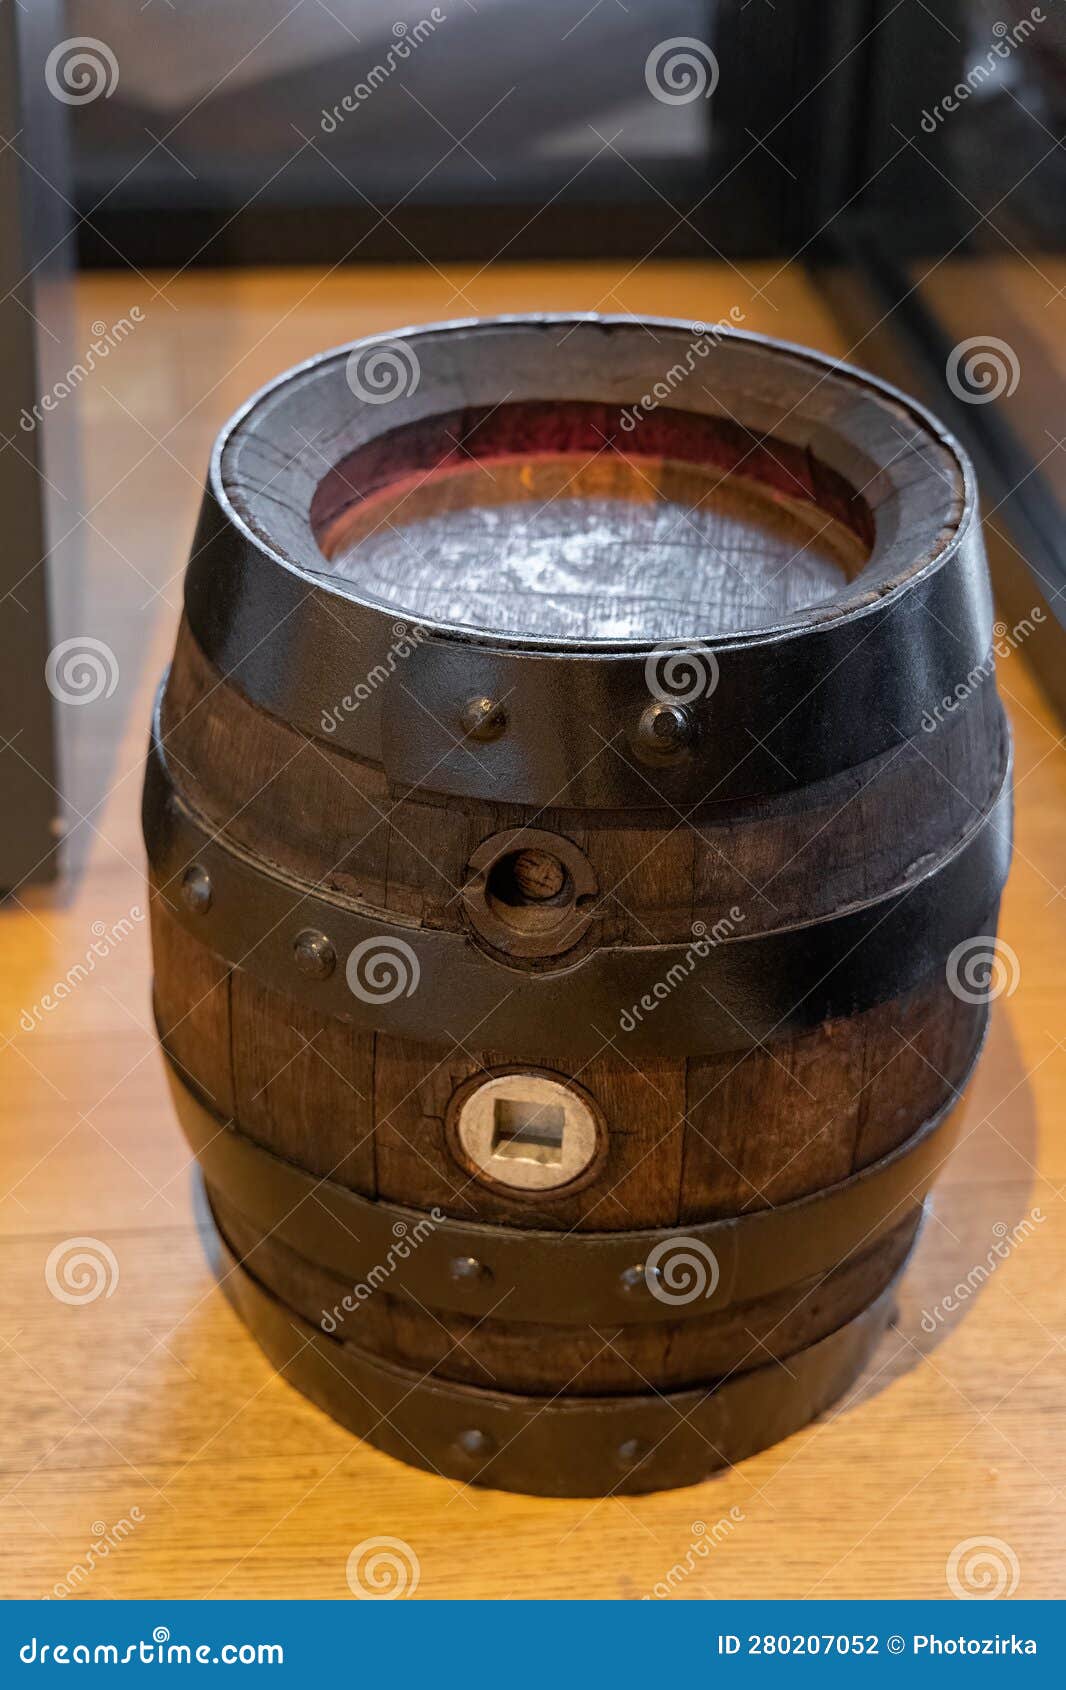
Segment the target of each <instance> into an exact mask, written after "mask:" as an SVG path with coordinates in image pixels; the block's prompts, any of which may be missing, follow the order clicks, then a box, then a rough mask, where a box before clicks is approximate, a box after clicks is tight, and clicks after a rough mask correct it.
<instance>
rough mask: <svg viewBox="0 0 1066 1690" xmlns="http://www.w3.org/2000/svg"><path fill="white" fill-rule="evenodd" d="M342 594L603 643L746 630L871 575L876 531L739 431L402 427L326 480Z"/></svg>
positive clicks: (851, 500)
mask: <svg viewBox="0 0 1066 1690" xmlns="http://www.w3.org/2000/svg"><path fill="white" fill-rule="evenodd" d="M310 516H311V526H312V530H313V532H314V535H315V539H316V541H317V543H318V546H319V548H320V550H321V551H322V553H323V554H324V556H325V557H326V558H327V560H328V562H329V565H330V568H331V572H332V574H333V575H334V577H335V579H336V581H337V583H338V585H340V586H342V587H344V586H350V588H351V589H352V590H354V591H357V592H358V593H359V594H361V595H363V596H366V597H369V598H372V599H375V600H377V601H379V602H382V603H385V604H388V605H390V606H392V607H393V608H394V609H395V610H396V611H398V612H403V613H404V614H406V615H408V616H411V617H416V618H427V619H430V620H435V621H444V622H452V623H461V624H468V625H470V626H474V627H478V628H485V629H492V630H493V631H496V632H502V633H509V634H519V635H521V634H536V635H540V636H550V637H559V638H567V639H575V640H577V639H580V640H582V641H592V642H594V641H597V640H611V639H639V638H642V637H647V638H649V639H652V640H661V639H673V638H686V637H693V638H695V637H707V636H711V635H715V634H725V633H731V632H739V631H744V630H748V629H751V628H755V627H759V626H760V625H763V624H766V623H768V622H773V621H775V620H777V619H778V618H779V617H780V616H781V615H782V614H788V613H792V612H796V611H800V610H803V609H804V608H807V607H809V606H812V605H817V604H822V603H824V602H825V601H826V600H827V599H830V598H832V597H833V596H834V595H835V594H837V593H839V592H840V591H841V590H842V589H843V588H844V587H845V586H846V585H847V584H848V583H849V582H850V581H852V580H854V579H855V577H856V576H857V575H858V574H859V573H860V572H861V571H862V568H863V566H864V564H865V563H866V561H867V560H868V558H869V555H870V550H871V545H872V540H873V531H874V525H873V518H872V515H871V512H870V509H869V506H868V505H867V503H866V501H865V499H864V498H863V496H862V494H861V493H860V492H858V491H857V490H856V489H855V488H854V487H852V486H851V485H850V484H849V483H848V482H847V481H846V480H845V479H844V477H843V476H841V475H840V474H839V473H837V472H836V471H834V470H832V469H830V468H829V467H828V466H827V465H826V464H824V463H822V462H821V461H820V460H819V459H818V458H817V457H816V456H814V455H813V453H811V452H810V451H801V450H800V449H799V448H797V447H796V446H793V445H791V444H789V443H788V442H786V441H783V440H775V439H772V438H771V439H767V438H758V437H756V436H754V435H752V434H750V433H748V432H747V431H746V430H745V429H743V428H741V427H740V426H739V425H737V424H734V423H732V422H730V421H729V419H727V418H721V417H700V416H696V415H694V414H693V413H692V412H686V411H680V410H674V409H669V408H665V407H664V408H659V409H656V410H655V411H653V412H651V413H650V414H648V415H647V416H644V417H636V414H635V412H634V411H633V410H632V409H631V408H630V409H627V408H625V407H618V406H607V405H601V404H593V403H591V402H578V401H572V402H569V403H565V404H559V403H556V402H550V403H549V402H522V403H510V404H502V405H499V406H495V407H478V408H467V409H465V410H462V411H451V412H448V413H446V414H442V415H437V416H430V417H427V418H422V419H420V420H419V421H418V422H416V423H410V424H407V425H404V426H401V427H399V428H395V429H392V430H390V431H388V432H387V433H385V434H384V435H381V436H379V437H378V438H377V439H375V440H373V441H371V442H369V443H368V444H366V445H363V446H362V447H360V448H358V449H357V450H356V451H354V452H351V453H349V454H348V455H347V456H346V457H345V458H344V459H343V460H342V461H341V462H340V463H338V464H337V465H336V466H335V467H334V468H332V469H331V470H330V471H329V473H328V474H327V475H326V476H324V478H323V479H322V481H321V482H320V483H319V485H318V487H317V489H316V491H315V494H314V497H313V499H312V503H311V512H310Z"/></svg>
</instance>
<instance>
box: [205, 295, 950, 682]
mask: <svg viewBox="0 0 1066 1690" xmlns="http://www.w3.org/2000/svg"><path fill="white" fill-rule="evenodd" d="M582 325H585V326H587V327H590V328H602V329H604V330H606V331H608V332H610V331H612V330H618V329H626V328H629V329H637V328H643V327H645V326H648V327H651V328H657V329H660V330H662V331H663V332H664V333H668V332H673V331H685V330H687V331H688V333H689V337H690V339H691V336H692V329H693V325H692V324H691V323H686V322H685V320H684V319H683V318H672V317H660V316H644V315H641V314H636V313H612V314H608V313H599V312H529V313H523V312H515V313H508V314H501V315H497V316H490V317H459V318H448V319H443V320H441V321H438V322H433V323H424V324H412V325H408V326H406V327H404V328H399V329H395V330H390V331H389V332H387V333H380V334H374V335H364V336H360V337H358V338H357V339H355V340H353V341H349V342H346V343H344V344H342V345H340V346H335V347H331V348H329V349H328V350H326V351H324V352H320V353H316V354H315V355H314V356H312V357H310V358H306V359H303V360H302V361H301V362H299V363H297V364H294V365H292V366H291V367H290V368H288V369H286V370H283V371H281V372H280V374H278V375H277V376H275V377H274V378H273V379H272V380H271V381H269V382H266V383H265V384H264V385H263V386H262V387H260V388H259V389H258V390H257V391H256V392H255V393H253V394H252V395H251V396H250V397H249V398H248V399H247V400H246V401H245V402H244V404H242V405H241V406H239V407H238V409H237V410H236V411H235V412H234V413H233V414H232V416H230V418H229V419H228V420H227V422H226V423H224V424H223V426H222V428H221V429H220V430H219V432H218V435H217V436H216V439H215V442H214V446H213V448H212V453H211V461H210V469H209V485H210V489H211V492H212V494H213V496H214V498H215V500H216V502H217V503H218V506H219V508H220V510H221V511H222V513H223V514H224V516H225V518H226V521H227V522H228V523H230V524H231V525H232V526H233V528H234V529H235V530H236V531H237V532H238V533H239V534H240V536H241V538H242V540H243V541H244V542H245V543H246V544H248V545H250V546H252V547H253V548H254V549H255V551H256V552H257V553H258V554H260V555H261V556H262V557H263V558H265V559H266V560H268V561H269V562H270V563H271V564H272V565H273V566H274V567H276V568H278V569H281V570H284V571H287V572H289V573H291V574H293V575H295V576H296V577H297V578H299V579H302V580H304V581H306V583H307V584H308V586H309V587H313V588H315V589H316V590H320V591H323V592H324V593H326V594H327V595H328V596H329V597H330V598H331V599H334V600H337V601H339V602H340V603H341V604H345V603H347V604H352V605H355V606H356V607H358V609H359V610H360V611H362V612H364V613H367V614H370V615H373V616H377V617H380V618H384V619H387V620H388V622H389V623H394V622H395V621H396V619H397V617H404V618H406V619H407V620H408V621H409V622H411V623H414V624H417V625H418V626H419V627H420V628H423V629H425V630H426V632H427V634H428V635H429V637H430V638H431V639H433V640H434V641H436V640H441V641H447V642H449V643H453V642H454V643H459V644H461V645H464V646H474V647H480V648H487V649H490V650H501V651H507V652H512V653H525V654H528V655H531V656H533V655H537V654H545V655H547V654H551V655H552V656H556V657H571V658H577V659H580V660H582V661H588V660H589V659H595V660H600V659H602V660H605V661H609V660H610V659H611V658H612V657H615V658H617V657H632V656H634V655H647V654H649V653H652V652H659V651H662V650H664V649H667V650H677V651H686V650H689V649H691V648H692V647H693V646H694V645H696V644H698V646H699V647H700V648H701V649H707V650H709V651H713V652H716V653H717V652H729V651H733V650H737V649H741V648H744V649H751V648H752V647H760V646H767V647H772V646H776V645H780V644H782V643H785V642H787V641H790V640H794V639H802V638H803V637H804V636H807V635H810V634H812V633H815V632H817V631H819V630H820V629H822V628H824V627H826V626H827V625H833V626H839V625H840V624H842V623H851V622H853V621H857V620H861V619H862V618H863V617H865V616H868V615H871V614H873V613H875V612H879V611H882V610H884V609H885V608H889V607H891V606H892V605H893V604H894V603H895V602H896V601H897V600H898V599H899V598H900V597H901V596H903V595H905V594H906V593H907V592H908V591H910V590H911V589H913V588H914V587H915V586H916V585H918V584H919V583H920V582H922V581H924V580H926V579H927V578H928V577H929V576H930V575H931V574H934V573H936V572H937V571H938V570H939V569H941V568H943V567H944V566H945V565H946V564H947V563H948V562H949V561H950V559H951V558H952V557H953V556H954V555H955V554H956V552H957V551H958V549H959V546H960V544H961V543H962V541H963V539H964V537H965V536H966V534H967V533H968V531H970V530H971V529H972V527H973V526H974V522H975V518H976V512H977V490H976V478H975V473H974V469H973V465H972V462H971V460H970V458H969V455H968V454H967V452H966V451H965V449H964V447H963V446H962V445H961V443H960V442H959V441H958V439H957V438H956V436H955V435H953V434H952V433H951V432H950V430H948V429H947V428H946V426H945V425H944V424H943V423H942V422H941V421H940V419H939V418H938V417H937V416H936V415H935V414H934V413H933V412H932V411H930V410H929V409H928V408H927V407H926V406H924V405H922V404H920V403H919V402H918V401H917V400H915V399H912V398H911V397H910V395H908V394H906V393H904V392H903V391H902V390H901V389H899V388H897V387H895V386H894V385H893V384H892V383H890V382H887V381H884V380H882V379H881V378H880V377H878V376H874V375H872V374H871V373H870V372H868V371H866V370H864V369H862V368H861V367H860V366H858V365H855V364H851V363H848V362H847V361H844V360H837V359H833V358H831V357H829V356H828V355H827V354H825V353H820V352H817V351H815V350H814V349H812V348H810V347H805V346H803V345H801V344H799V343H797V342H794V341H787V340H782V339H778V338H776V337H774V336H770V335H763V334H757V333H755V332H753V331H745V330H741V329H737V328H732V327H728V326H721V327H720V326H718V325H703V330H704V332H707V330H708V328H709V327H713V331H714V333H715V335H716V337H717V338H718V339H719V340H721V341H723V342H733V343H735V344H737V345H743V346H749V347H753V348H756V349H758V350H762V351H765V352H768V353H771V354H774V355H780V356H781V357H782V358H787V359H789V360H791V361H792V362H794V363H796V364H801V365H807V366H809V367H814V368H816V369H819V370H821V371H822V372H823V373H822V380H827V379H832V380H838V381H840V382H841V383H843V384H844V385H850V386H851V387H852V388H854V389H856V390H857V391H858V392H859V393H860V394H861V395H863V396H866V397H873V398H874V399H876V400H878V401H880V402H883V403H890V404H892V405H895V406H897V407H899V408H901V409H902V410H904V411H905V412H907V413H908V414H909V415H910V416H911V417H912V418H913V419H914V421H915V422H916V423H917V424H918V425H919V426H920V427H921V428H922V429H923V430H924V431H925V433H926V434H927V435H928V436H929V437H930V439H931V440H932V441H933V442H934V443H935V444H936V445H938V446H940V447H941V448H942V449H943V450H944V451H946V452H947V453H948V454H949V455H950V456H951V457H952V458H953V460H954V462H955V465H956V468H957V471H958V474H959V480H960V484H961V489H962V497H961V502H960V506H959V509H958V514H957V517H956V519H955V521H954V525H953V529H952V532H951V533H950V535H948V536H946V537H945V538H943V540H942V541H941V542H940V543H939V544H935V545H934V549H933V552H932V554H931V555H930V556H929V557H927V558H926V559H925V560H924V561H923V562H922V564H921V565H920V566H919V567H918V568H915V569H912V570H910V571H908V572H906V573H905V574H903V575H902V576H900V577H898V578H897V579H895V580H893V581H892V582H891V583H890V584H889V585H888V586H887V587H886V588H885V589H884V590H881V589H878V590H877V591H875V592H872V593H870V594H869V595H868V596H867V597H859V598H856V599H855V600H853V601H845V602H843V603H839V604H838V603H837V602H836V601H835V599H833V600H829V601H826V603H825V604H823V605H815V606H812V607H807V608H801V609H799V610H798V611H795V612H790V613H789V614H788V615H787V616H784V617H781V618H780V619H779V620H778V621H776V622H773V623H767V624H765V625H763V626H760V627H757V628H752V629H749V630H745V631H734V632H730V633H722V634H717V635H715V634H708V635H702V634H700V635H686V636H679V637H677V638H673V639H668V640H656V639H653V638H649V637H644V638H640V639H629V640H622V639H608V640H568V639H563V638H560V637H558V636H554V637H553V636H542V635H537V634H533V633H522V634H516V633H505V632H501V631H499V630H494V629H487V628H481V627H478V626H477V625H475V624H472V623H461V622H449V621H445V620H438V619H436V618H433V617H427V616H422V615H417V614H415V613H414V612H412V611H408V610H404V609H402V608H400V607H398V606H396V605H393V604H388V603H386V602H385V601H384V600H379V599H375V598H373V597H370V596H368V595H365V594H363V593H360V592H359V591H357V590H355V587H354V584H353V583H352V582H350V581H346V582H345V583H344V584H343V585H341V584H339V583H338V580H337V578H336V577H335V576H334V575H333V574H332V573H331V572H330V571H329V570H328V568H326V567H325V559H323V568H322V569H321V570H318V569H315V568H312V567H310V566H309V565H307V564H306V563H303V562H301V561H299V560H298V559H296V558H294V557H291V556H289V555H288V554H287V553H286V552H285V550H284V549H283V548H282V547H280V546H279V545H278V544H277V543H276V542H275V541H274V540H273V539H271V538H270V537H269V535H268V534H267V533H266V532H260V530H259V529H258V528H257V527H256V526H254V525H253V524H252V523H251V522H250V521H249V520H248V518H247V517H246V515H245V514H244V513H243V512H242V510H241V509H240V508H239V507H238V505H237V503H236V502H235V500H234V498H233V497H232V495H231V490H230V487H229V484H228V482H227V478H226V474H225V463H224V460H225V458H226V455H227V452H228V451H229V449H230V448H231V446H233V445H234V444H235V443H236V441H237V439H238V437H239V435H240V433H241V431H242V429H243V428H244V427H245V425H246V424H247V423H248V422H249V420H250V419H251V418H252V417H253V416H254V414H255V413H256V412H258V411H260V410H261V409H262V408H263V406H264V405H265V404H266V403H267V402H269V401H270V400H271V399H272V398H273V397H274V396H276V395H278V394H280V393H282V392H283V391H285V390H287V389H295V387H296V386H297V385H298V384H301V383H303V382H304V381H305V380H306V378H308V377H311V376H315V375H318V374H320V373H321V372H323V371H325V370H327V369H329V368H330V367H331V366H333V365H335V364H336V363H338V362H340V361H341V360H345V361H347V359H348V358H350V356H351V355H352V353H353V352H356V351H362V350H364V349H369V348H374V347H378V346H380V347H385V346H388V345H393V344H395V343H396V342H398V341H402V342H407V341H411V340H414V341H418V340H423V341H425V340H428V339H429V338H430V337H435V336H440V337H444V336H450V335H452V334H456V335H458V334H465V333H470V332H471V331H477V332H492V331H495V330H506V329H509V328H538V327H544V328H549V327H553V326H558V327H563V326H572V327H574V328H575V329H576V328H580V327H581V326H582ZM818 385H820V384H818ZM812 391H813V390H812ZM797 408H798V407H797ZM696 414H698V415H708V414H712V413H706V412H697V413H696ZM330 467H332V465H330ZM323 473H325V471H324V472H323ZM868 567H869V565H868V564H867V565H865V566H864V569H863V570H862V571H861V572H860V574H859V576H857V577H856V578H855V581H854V582H852V583H851V584H850V585H851V586H855V585H857V584H858V583H859V582H861V580H862V578H863V575H864V574H865V572H866V569H867V568H868Z"/></svg>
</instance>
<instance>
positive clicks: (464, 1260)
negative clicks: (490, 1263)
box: [448, 1256, 492, 1285]
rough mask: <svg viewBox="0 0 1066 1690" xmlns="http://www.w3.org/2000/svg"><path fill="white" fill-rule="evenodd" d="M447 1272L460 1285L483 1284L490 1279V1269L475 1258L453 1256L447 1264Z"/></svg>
mask: <svg viewBox="0 0 1066 1690" xmlns="http://www.w3.org/2000/svg"><path fill="white" fill-rule="evenodd" d="M448 1272H449V1274H450V1275H451V1277H452V1278H453V1279H454V1280H457V1281H458V1282H459V1284H460V1285H475V1284H479V1283H480V1284H484V1283H486V1282H487V1281H488V1280H490V1279H491V1278H492V1270H491V1268H487V1267H486V1266H485V1264H484V1262H479V1261H478V1259H477V1257H476V1256H455V1257H453V1258H452V1260H451V1261H450V1262H449V1263H448Z"/></svg>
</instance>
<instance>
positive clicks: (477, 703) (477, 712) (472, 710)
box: [459, 698, 507, 741]
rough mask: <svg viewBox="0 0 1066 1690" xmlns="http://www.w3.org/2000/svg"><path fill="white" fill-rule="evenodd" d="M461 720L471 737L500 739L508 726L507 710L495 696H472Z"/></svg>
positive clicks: (465, 706) (468, 735)
mask: <svg viewBox="0 0 1066 1690" xmlns="http://www.w3.org/2000/svg"><path fill="white" fill-rule="evenodd" d="M459 720H460V722H461V723H462V728H463V732H464V733H465V734H466V735H467V737H468V738H469V739H479V740H483V741H484V740H490V739H499V737H500V735H501V734H502V733H503V731H504V729H505V728H506V727H507V712H506V710H505V709H504V707H503V705H502V704H497V702H496V700H495V699H494V698H471V699H469V700H468V701H467V703H466V704H465V705H464V706H463V713H462V715H461V716H460V718H459Z"/></svg>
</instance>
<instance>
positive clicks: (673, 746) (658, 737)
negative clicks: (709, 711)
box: [637, 698, 695, 757]
mask: <svg viewBox="0 0 1066 1690" xmlns="http://www.w3.org/2000/svg"><path fill="white" fill-rule="evenodd" d="M694 731H695V724H694V722H693V720H692V717H691V716H690V714H689V712H688V711H687V710H686V709H685V706H684V705H683V704H672V703H671V702H670V701H669V700H668V699H662V698H660V699H656V700H655V702H654V703H652V704H649V705H648V706H647V708H646V709H645V711H644V714H643V715H642V716H641V718H640V721H639V722H638V723H637V741H638V744H639V745H640V747H641V749H642V750H644V751H651V752H654V753H655V755H656V756H659V757H674V756H677V755H678V753H679V752H682V751H684V750H685V748H686V746H688V745H690V744H691V742H692V737H693V733H694Z"/></svg>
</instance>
